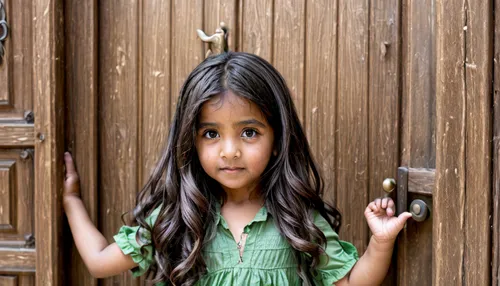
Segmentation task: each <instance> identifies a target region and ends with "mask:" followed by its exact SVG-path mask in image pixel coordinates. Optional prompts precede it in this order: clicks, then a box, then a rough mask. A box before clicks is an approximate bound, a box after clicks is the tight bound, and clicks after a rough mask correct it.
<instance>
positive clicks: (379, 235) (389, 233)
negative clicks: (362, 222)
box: [365, 198, 411, 243]
mask: <svg viewBox="0 0 500 286" xmlns="http://www.w3.org/2000/svg"><path fill="white" fill-rule="evenodd" d="M394 210H395V208H394V201H393V200H392V199H391V198H378V199H375V200H374V201H373V202H371V203H370V204H368V206H367V207H366V209H365V217H366V220H367V222H368V226H369V227H370V230H371V231H372V234H373V236H374V239H376V240H377V242H382V243H383V242H394V240H395V239H396V237H397V235H398V233H399V231H400V230H401V229H403V226H404V225H405V223H406V220H408V218H410V217H411V213H409V212H403V213H401V214H400V215H399V217H395V216H394V213H395V212H394Z"/></svg>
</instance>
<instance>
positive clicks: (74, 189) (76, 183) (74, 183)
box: [63, 152, 80, 200]
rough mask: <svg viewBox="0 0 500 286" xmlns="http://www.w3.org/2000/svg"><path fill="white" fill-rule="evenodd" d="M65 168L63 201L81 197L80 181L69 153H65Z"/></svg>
mask: <svg viewBox="0 0 500 286" xmlns="http://www.w3.org/2000/svg"><path fill="white" fill-rule="evenodd" d="M64 166H65V167H66V172H65V177H64V193H63V200H66V199H68V198H71V197H77V198H79V197H80V179H79V177H78V173H77V172H76V170H75V164H74V163H73V158H72V157H71V154H70V153H69V152H66V153H64Z"/></svg>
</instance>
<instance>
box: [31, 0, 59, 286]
mask: <svg viewBox="0 0 500 286" xmlns="http://www.w3.org/2000/svg"><path fill="white" fill-rule="evenodd" d="M33 8H34V13H33V14H34V15H33V16H34V19H35V20H34V23H35V24H34V45H33V49H34V51H35V52H34V53H35V54H34V62H33V78H34V79H35V80H36V81H35V82H34V83H33V91H34V94H33V95H34V98H35V106H34V113H35V117H36V120H35V134H37V137H38V138H39V140H36V143H35V196H34V199H35V214H36V215H35V237H36V247H37V252H36V269H37V272H36V284H37V285H48V286H50V285H62V273H61V270H62V269H61V268H62V264H61V257H62V256H61V230H62V228H61V226H62V223H61V222H62V212H61V194H62V186H63V164H61V162H63V150H64V137H63V134H64V120H63V119H64V118H63V115H64V107H63V106H62V103H63V102H64V101H63V89H64V86H63V85H64V71H63V66H62V62H63V61H62V56H63V55H64V31H63V18H64V16H63V13H64V11H63V3H62V1H49V0H37V1H35V2H34V3H33ZM42 138H43V140H41V139H42Z"/></svg>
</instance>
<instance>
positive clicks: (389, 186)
mask: <svg viewBox="0 0 500 286" xmlns="http://www.w3.org/2000/svg"><path fill="white" fill-rule="evenodd" d="M382 187H383V188H384V191H385V192H386V193H388V194H389V193H391V192H392V191H394V189H395V188H396V180H394V179H393V178H387V179H385V180H384V182H383V183H382Z"/></svg>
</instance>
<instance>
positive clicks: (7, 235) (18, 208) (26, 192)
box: [0, 149, 35, 247]
mask: <svg viewBox="0 0 500 286" xmlns="http://www.w3.org/2000/svg"><path fill="white" fill-rule="evenodd" d="M23 151H24V150H23V149H0V169H1V170H2V171H3V172H5V171H7V170H8V172H9V177H10V176H13V177H10V178H9V180H12V181H11V183H10V184H11V185H10V187H11V201H10V202H9V203H10V204H11V206H10V208H11V210H10V211H11V225H10V226H5V227H4V226H0V243H1V244H2V245H3V246H13V247H20V246H23V245H24V244H25V238H24V235H26V234H33V233H34V224H33V223H34V219H35V218H34V201H33V191H34V188H33V187H34V179H35V178H34V174H33V157H32V156H31V155H29V156H28V157H27V158H26V159H22V158H21V157H20V154H21V152H23ZM2 187H6V186H5V185H2ZM0 204H1V203H0Z"/></svg>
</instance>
